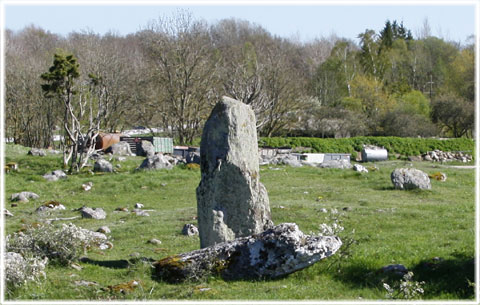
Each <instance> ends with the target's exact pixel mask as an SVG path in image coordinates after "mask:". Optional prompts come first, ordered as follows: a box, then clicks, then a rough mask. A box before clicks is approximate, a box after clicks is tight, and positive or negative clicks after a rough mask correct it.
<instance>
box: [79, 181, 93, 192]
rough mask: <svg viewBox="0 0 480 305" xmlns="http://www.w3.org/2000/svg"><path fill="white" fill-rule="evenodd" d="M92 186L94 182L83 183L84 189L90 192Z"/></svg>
mask: <svg viewBox="0 0 480 305" xmlns="http://www.w3.org/2000/svg"><path fill="white" fill-rule="evenodd" d="M92 186H93V182H87V183H84V184H82V189H83V190H84V191H85V192H88V191H89V190H91V189H92Z"/></svg>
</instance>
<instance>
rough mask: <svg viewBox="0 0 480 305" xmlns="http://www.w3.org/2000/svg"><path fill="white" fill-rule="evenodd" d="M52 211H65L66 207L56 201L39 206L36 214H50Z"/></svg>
mask: <svg viewBox="0 0 480 305" xmlns="http://www.w3.org/2000/svg"><path fill="white" fill-rule="evenodd" d="M52 210H65V206H64V205H63V204H61V203H60V202H58V201H55V200H50V201H47V202H45V203H44V204H42V205H41V206H39V207H38V208H37V209H36V210H35V212H37V213H43V212H49V211H52Z"/></svg>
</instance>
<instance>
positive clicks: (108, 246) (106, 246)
mask: <svg viewBox="0 0 480 305" xmlns="http://www.w3.org/2000/svg"><path fill="white" fill-rule="evenodd" d="M98 247H99V248H100V250H106V249H112V248H113V244H112V243H111V242H109V241H107V242H105V243H101V244H100V245H98Z"/></svg>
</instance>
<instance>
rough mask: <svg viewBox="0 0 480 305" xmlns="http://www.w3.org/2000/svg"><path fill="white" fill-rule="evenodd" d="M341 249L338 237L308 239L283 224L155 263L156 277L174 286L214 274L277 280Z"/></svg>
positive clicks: (296, 227)
mask: <svg viewBox="0 0 480 305" xmlns="http://www.w3.org/2000/svg"><path fill="white" fill-rule="evenodd" d="M341 245H342V241H341V240H340V239H339V238H338V237H335V236H310V235H305V234H303V232H302V231H300V230H299V229H298V226H297V225H296V224H294V223H283V224H280V225H277V226H275V227H273V228H270V229H268V230H266V231H264V232H262V233H260V234H256V235H251V236H247V237H240V238H237V239H235V240H232V241H228V242H223V243H219V244H215V245H213V246H209V247H207V248H203V249H200V250H195V251H192V252H187V253H182V254H179V255H174V256H170V257H167V258H164V259H162V260H160V261H157V262H156V263H154V267H155V271H154V275H155V276H156V277H157V278H159V279H162V280H164V281H167V282H172V283H175V282H183V281H186V280H189V281H190V280H193V281H195V280H200V279H202V278H204V277H205V276H208V275H211V274H214V275H220V276H221V277H222V278H224V279H226V280H244V279H246V280H249V279H263V278H278V277H282V276H285V275H287V274H290V273H292V272H295V271H298V270H301V269H304V268H306V267H308V266H310V265H312V264H314V263H315V262H317V261H319V260H321V259H324V258H326V257H329V256H331V255H333V254H335V252H336V251H337V250H338V249H339V248H340V246H341Z"/></svg>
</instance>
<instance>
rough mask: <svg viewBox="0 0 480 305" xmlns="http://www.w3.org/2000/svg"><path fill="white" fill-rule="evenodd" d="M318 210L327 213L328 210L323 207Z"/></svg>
mask: <svg viewBox="0 0 480 305" xmlns="http://www.w3.org/2000/svg"><path fill="white" fill-rule="evenodd" d="M320 212H322V213H328V210H327V209H325V208H321V209H320Z"/></svg>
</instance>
